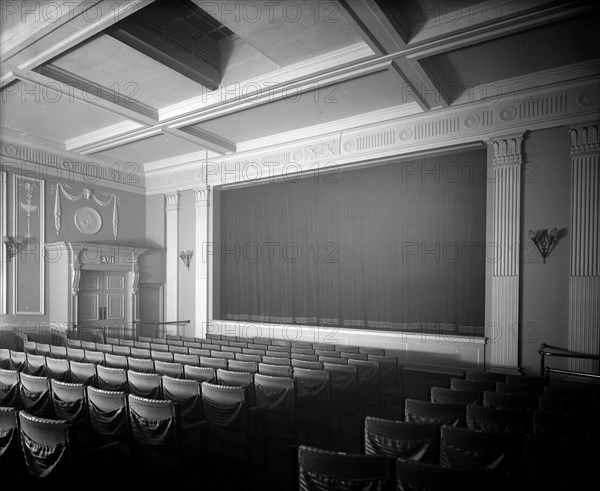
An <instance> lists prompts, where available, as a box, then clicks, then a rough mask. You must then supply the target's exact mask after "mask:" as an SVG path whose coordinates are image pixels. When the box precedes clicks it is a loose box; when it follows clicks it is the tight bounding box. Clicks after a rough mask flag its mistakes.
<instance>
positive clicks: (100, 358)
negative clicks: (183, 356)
mask: <svg viewBox="0 0 600 491" xmlns="http://www.w3.org/2000/svg"><path fill="white" fill-rule="evenodd" d="M85 361H86V362H88V363H96V364H97V365H102V364H103V363H104V353H103V352H102V351H91V350H85Z"/></svg>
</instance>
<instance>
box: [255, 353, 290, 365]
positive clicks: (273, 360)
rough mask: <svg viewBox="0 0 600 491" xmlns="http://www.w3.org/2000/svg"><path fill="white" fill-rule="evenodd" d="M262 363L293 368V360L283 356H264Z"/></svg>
mask: <svg viewBox="0 0 600 491" xmlns="http://www.w3.org/2000/svg"><path fill="white" fill-rule="evenodd" d="M262 362H263V363H266V364H267V365H282V366H287V367H289V366H291V360H290V358H288V357H283V356H267V355H265V356H263V357H262Z"/></svg>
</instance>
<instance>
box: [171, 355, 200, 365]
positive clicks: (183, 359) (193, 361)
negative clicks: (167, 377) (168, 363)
mask: <svg viewBox="0 0 600 491" xmlns="http://www.w3.org/2000/svg"><path fill="white" fill-rule="evenodd" d="M173 363H181V364H182V365H193V366H197V367H198V366H200V357H199V356H198V355H194V354H188V355H186V354H183V353H173Z"/></svg>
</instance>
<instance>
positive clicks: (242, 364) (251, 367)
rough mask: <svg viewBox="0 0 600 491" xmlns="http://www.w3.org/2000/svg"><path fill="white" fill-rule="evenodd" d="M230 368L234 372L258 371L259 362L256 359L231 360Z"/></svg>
mask: <svg viewBox="0 0 600 491" xmlns="http://www.w3.org/2000/svg"><path fill="white" fill-rule="evenodd" d="M228 368H229V370H231V371H233V372H247V373H258V363H256V362H254V361H242V360H229V362H228Z"/></svg>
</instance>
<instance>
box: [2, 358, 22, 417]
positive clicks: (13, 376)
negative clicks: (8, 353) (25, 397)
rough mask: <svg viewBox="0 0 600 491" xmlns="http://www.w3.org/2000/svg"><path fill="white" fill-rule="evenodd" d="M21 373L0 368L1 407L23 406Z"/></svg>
mask: <svg viewBox="0 0 600 491" xmlns="http://www.w3.org/2000/svg"><path fill="white" fill-rule="evenodd" d="M19 381H20V373H19V372H18V371H17V370H8V369H5V368H0V407H1V406H4V407H14V408H20V407H21V395H20V385H19Z"/></svg>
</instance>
